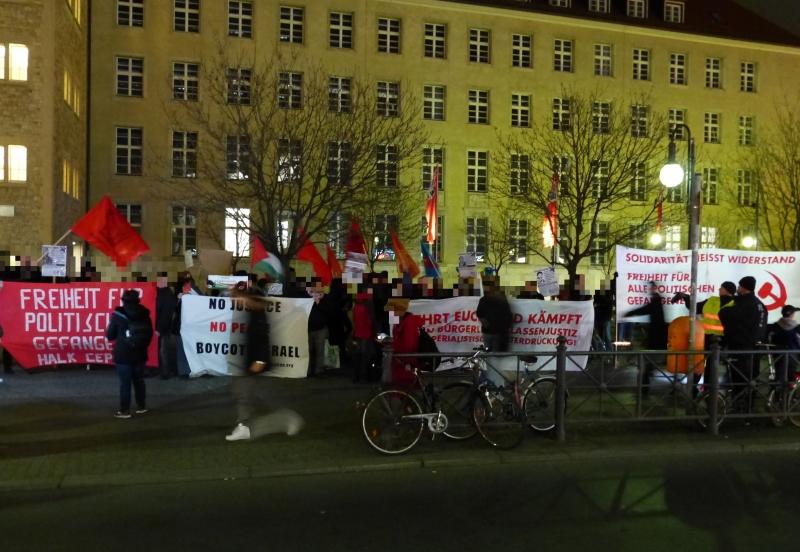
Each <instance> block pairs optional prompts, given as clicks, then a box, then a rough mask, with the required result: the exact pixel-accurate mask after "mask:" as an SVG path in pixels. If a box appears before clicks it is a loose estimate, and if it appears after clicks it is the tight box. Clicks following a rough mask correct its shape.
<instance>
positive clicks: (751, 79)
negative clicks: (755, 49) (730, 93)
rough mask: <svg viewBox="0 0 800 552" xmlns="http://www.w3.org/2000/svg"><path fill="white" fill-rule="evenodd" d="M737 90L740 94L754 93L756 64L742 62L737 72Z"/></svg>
mask: <svg viewBox="0 0 800 552" xmlns="http://www.w3.org/2000/svg"><path fill="white" fill-rule="evenodd" d="M739 90H740V91H742V92H755V91H756V64H755V63H753V62H752V61H743V62H742V64H741V68H740V70H739Z"/></svg>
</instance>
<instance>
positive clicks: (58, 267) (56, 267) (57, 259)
mask: <svg viewBox="0 0 800 552" xmlns="http://www.w3.org/2000/svg"><path fill="white" fill-rule="evenodd" d="M66 275H67V246H66V245H43V246H42V276H46V277H48V278H51V277H53V276H57V277H62V278H63V277H64V276H66Z"/></svg>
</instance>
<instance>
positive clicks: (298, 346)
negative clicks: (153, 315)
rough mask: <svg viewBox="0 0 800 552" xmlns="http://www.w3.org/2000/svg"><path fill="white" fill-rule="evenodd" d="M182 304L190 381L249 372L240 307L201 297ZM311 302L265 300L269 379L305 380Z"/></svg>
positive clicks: (227, 299)
mask: <svg viewBox="0 0 800 552" xmlns="http://www.w3.org/2000/svg"><path fill="white" fill-rule="evenodd" d="M181 301H182V306H181V339H182V340H183V349H184V351H185V352H186V358H187V359H188V361H189V368H190V369H191V373H192V376H199V375H203V374H211V375H241V374H242V373H243V372H244V370H245V368H246V367H245V359H246V358H247V351H246V347H247V319H248V317H247V312H246V311H244V310H243V308H242V304H241V302H240V301H236V300H233V299H231V298H230V297H206V296H202V295H184V296H183V298H182V299H181ZM313 302H314V300H313V299H310V298H309V299H290V298H287V297H273V298H270V299H267V300H265V305H266V311H267V322H268V323H269V328H270V333H269V338H268V339H269V345H270V351H271V361H270V369H269V370H268V371H267V372H266V373H265V374H266V375H268V376H277V377H286V378H304V377H306V373H307V372H308V315H309V313H310V312H311V306H312V304H313ZM265 338H266V336H265Z"/></svg>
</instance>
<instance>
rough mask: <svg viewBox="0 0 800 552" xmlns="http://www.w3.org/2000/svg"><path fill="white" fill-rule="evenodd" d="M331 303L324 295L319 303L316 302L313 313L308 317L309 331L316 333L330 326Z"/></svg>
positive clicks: (312, 309)
mask: <svg viewBox="0 0 800 552" xmlns="http://www.w3.org/2000/svg"><path fill="white" fill-rule="evenodd" d="M330 303H331V302H330V299H328V296H327V295H324V296H323V297H322V298H321V299H320V300H319V301H314V304H313V305H312V306H311V313H309V315H308V331H310V332H316V331H319V330H324V329H325V328H326V327H327V326H328V318H329V317H330V312H329V311H330Z"/></svg>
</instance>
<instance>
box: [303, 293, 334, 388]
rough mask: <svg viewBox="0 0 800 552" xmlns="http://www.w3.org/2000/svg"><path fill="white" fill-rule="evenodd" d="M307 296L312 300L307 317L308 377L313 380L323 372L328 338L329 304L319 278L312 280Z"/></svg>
mask: <svg viewBox="0 0 800 552" xmlns="http://www.w3.org/2000/svg"><path fill="white" fill-rule="evenodd" d="M308 295H310V296H311V298H312V299H314V304H313V305H312V306H311V312H310V313H309V315H308V355H309V357H308V377H309V378H313V377H314V376H316V375H317V374H321V373H323V372H324V371H325V340H326V339H327V338H328V319H329V317H330V315H329V312H328V311H329V308H330V302H329V300H328V299H327V297H326V296H325V292H324V290H323V288H322V283H321V282H320V281H319V278H315V279H314V280H313V287H310V288H308Z"/></svg>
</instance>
